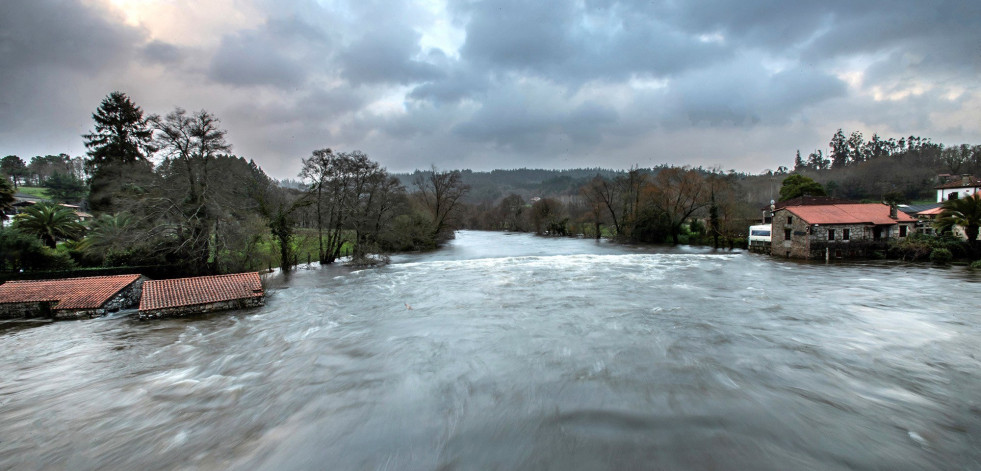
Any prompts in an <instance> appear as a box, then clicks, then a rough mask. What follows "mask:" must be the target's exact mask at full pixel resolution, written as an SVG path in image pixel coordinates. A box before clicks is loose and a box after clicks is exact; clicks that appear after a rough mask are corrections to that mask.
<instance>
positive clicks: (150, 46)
mask: <svg viewBox="0 0 981 471" xmlns="http://www.w3.org/2000/svg"><path fill="white" fill-rule="evenodd" d="M141 54H142V56H143V59H144V60H146V61H147V62H149V63H151V64H163V65H174V64H178V63H180V61H181V59H182V58H183V55H182V54H181V50H180V48H178V47H177V46H174V45H173V44H168V43H165V42H163V41H150V42H149V43H147V45H146V46H143V49H142V51H141Z"/></svg>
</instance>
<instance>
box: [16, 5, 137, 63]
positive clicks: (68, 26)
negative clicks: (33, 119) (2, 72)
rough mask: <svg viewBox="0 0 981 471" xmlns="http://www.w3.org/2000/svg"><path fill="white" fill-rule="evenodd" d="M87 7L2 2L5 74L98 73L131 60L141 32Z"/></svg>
mask: <svg viewBox="0 0 981 471" xmlns="http://www.w3.org/2000/svg"><path fill="white" fill-rule="evenodd" d="M115 20H117V19H116V18H107V17H106V16H105V15H104V14H103V13H101V12H98V11H94V10H93V9H90V8H88V7H86V6H84V5H83V4H82V3H81V2H74V1H54V0H38V1H20V0H13V1H5V2H2V3H0V63H2V64H3V68H4V69H22V68H29V67H37V66H50V65H54V66H57V67H61V68H69V69H75V70H80V71H98V70H100V69H102V68H104V67H107V66H109V65H111V64H114V63H118V62H119V61H122V60H125V59H126V58H128V57H129V55H130V54H131V53H132V43H133V42H135V41H138V40H140V39H141V38H142V35H141V34H140V32H139V31H137V30H135V29H133V28H129V27H126V26H123V25H120V24H119V23H118V22H117V21H115Z"/></svg>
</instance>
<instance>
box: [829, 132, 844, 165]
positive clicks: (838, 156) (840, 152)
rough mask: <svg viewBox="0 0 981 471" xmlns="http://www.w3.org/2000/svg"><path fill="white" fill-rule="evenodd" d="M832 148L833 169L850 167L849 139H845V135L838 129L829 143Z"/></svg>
mask: <svg viewBox="0 0 981 471" xmlns="http://www.w3.org/2000/svg"><path fill="white" fill-rule="evenodd" d="M828 146H829V147H831V155H830V156H829V157H831V168H842V167H844V166H845V165H848V157H849V151H848V139H846V138H845V133H844V132H842V131H841V128H839V129H838V132H836V133H835V135H834V136H832V137H831V142H830V143H828Z"/></svg>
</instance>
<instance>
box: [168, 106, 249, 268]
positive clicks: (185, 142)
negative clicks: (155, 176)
mask: <svg viewBox="0 0 981 471" xmlns="http://www.w3.org/2000/svg"><path fill="white" fill-rule="evenodd" d="M153 122H154V124H155V128H156V130H157V136H156V144H157V145H158V146H159V148H160V150H161V151H162V152H163V155H164V156H165V159H166V160H165V161H164V164H163V165H162V169H163V172H164V174H165V179H166V180H167V181H168V182H167V183H169V184H170V185H169V186H170V188H169V191H165V192H164V193H162V194H161V195H160V197H161V198H163V199H164V200H166V203H167V204H165V205H163V206H159V208H160V209H162V210H164V211H165V212H166V213H167V215H168V216H169V218H168V219H170V220H171V221H173V222H174V223H175V226H174V230H175V232H176V234H175V235H176V238H177V242H178V247H177V249H176V251H177V252H178V253H180V254H182V255H184V256H185V257H186V258H185V260H186V261H187V262H188V264H189V268H191V270H192V271H197V272H216V271H217V269H218V256H219V253H220V251H219V250H217V246H216V243H217V241H218V240H219V237H218V236H217V233H218V231H219V215H220V212H219V208H217V207H216V204H215V202H214V201H213V197H212V190H211V188H210V187H211V184H212V175H211V171H212V170H213V168H212V167H213V166H214V163H215V161H216V160H217V158H218V157H219V156H220V155H222V154H223V153H226V152H228V151H230V150H231V145H229V144H228V143H227V142H226V141H225V130H223V129H221V128H220V127H219V125H220V121H219V120H218V118H217V117H215V116H214V115H212V114H211V113H208V112H207V111H204V110H201V111H198V112H196V113H194V114H188V113H187V112H186V111H184V110H183V109H181V108H177V109H175V110H174V111H172V112H171V113H169V114H167V116H165V117H163V118H160V117H154V118H153Z"/></svg>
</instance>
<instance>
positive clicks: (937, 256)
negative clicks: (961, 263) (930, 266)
mask: <svg viewBox="0 0 981 471" xmlns="http://www.w3.org/2000/svg"><path fill="white" fill-rule="evenodd" d="M953 258H954V254H952V253H950V250H948V249H945V248H936V249H933V252H930V261H931V262H933V263H936V264H938V265H945V264H947V263H950V261H951V260H952V259H953Z"/></svg>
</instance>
